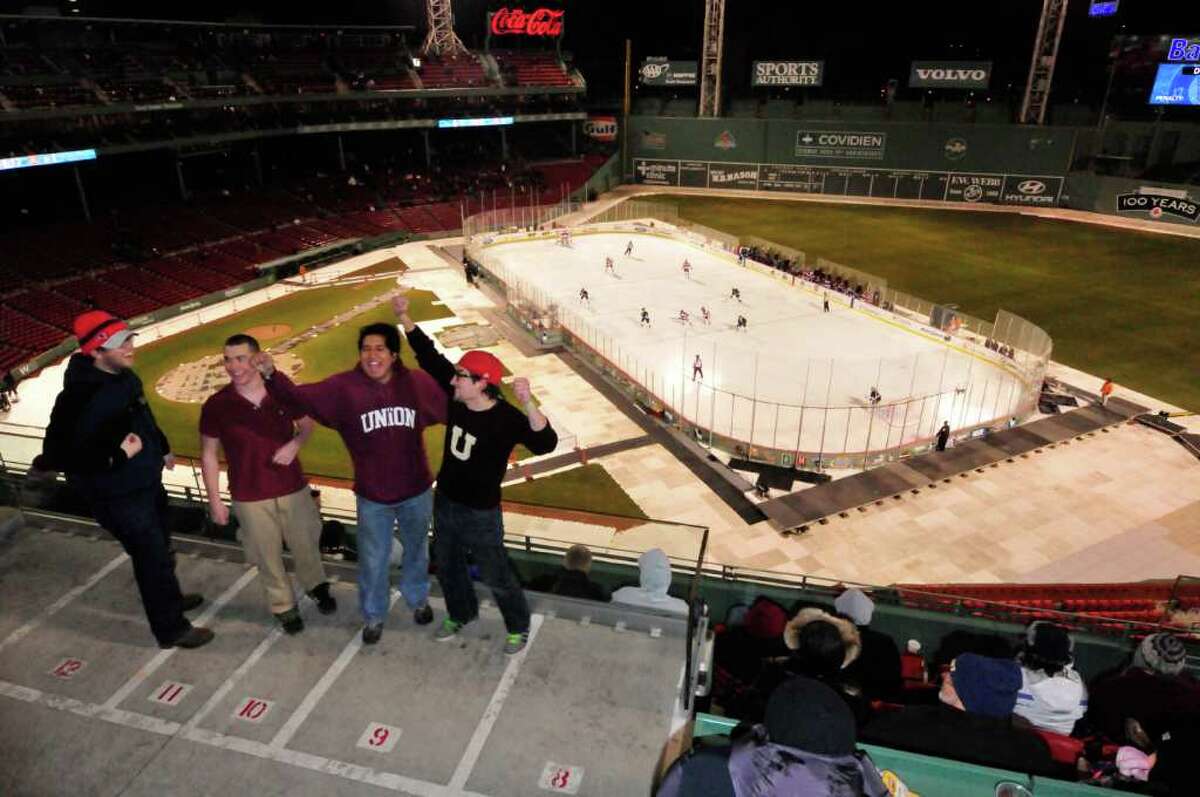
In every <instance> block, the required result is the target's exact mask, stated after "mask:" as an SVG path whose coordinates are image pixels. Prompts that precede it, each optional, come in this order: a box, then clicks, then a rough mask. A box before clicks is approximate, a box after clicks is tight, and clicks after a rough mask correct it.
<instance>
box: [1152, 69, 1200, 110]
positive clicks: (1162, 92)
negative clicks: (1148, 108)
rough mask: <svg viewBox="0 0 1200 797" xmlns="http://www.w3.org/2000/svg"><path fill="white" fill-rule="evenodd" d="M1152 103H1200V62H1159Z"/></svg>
mask: <svg viewBox="0 0 1200 797" xmlns="http://www.w3.org/2000/svg"><path fill="white" fill-rule="evenodd" d="M1150 104H1151V105H1200V64H1159V65H1158V74H1156V75H1155V77H1154V87H1153V88H1152V89H1151V90H1150Z"/></svg>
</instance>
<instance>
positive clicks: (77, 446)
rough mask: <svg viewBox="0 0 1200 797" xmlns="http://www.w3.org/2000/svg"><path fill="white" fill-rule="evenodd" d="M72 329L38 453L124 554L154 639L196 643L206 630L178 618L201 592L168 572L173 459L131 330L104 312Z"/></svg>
mask: <svg viewBox="0 0 1200 797" xmlns="http://www.w3.org/2000/svg"><path fill="white" fill-rule="evenodd" d="M74 330H75V336H76V337H77V338H78V339H79V353H78V354H75V355H72V357H71V359H70V360H69V361H68V363H67V372H66V374H65V376H64V377H63V389H62V392H61V393H59V394H58V398H56V399H55V401H54V409H53V411H52V412H51V414H50V424H49V425H48V426H47V427H46V438H45V441H44V443H43V449H42V460H43V461H44V462H46V463H47V464H48V465H49V466H50V467H52V468H53V469H54V470H59V471H64V472H65V473H66V474H67V483H68V484H70V485H71V486H72V487H74V488H75V489H76V490H77V491H78V492H79V493H80V494H81V495H82V496H83V497H84V499H85V500H86V501H87V503H88V505H89V506H90V508H91V510H92V515H93V516H94V517H95V518H96V520H97V522H99V524H100V525H101V526H103V527H104V528H105V529H107V530H108V531H109V533H111V534H112V535H113V536H114V537H116V538H117V540H118V542H120V543H121V546H122V547H123V548H124V549H125V552H126V553H127V554H129V558H130V559H131V560H132V562H133V574H134V577H135V578H136V580H137V585H138V592H139V593H141V597H142V607H143V608H144V609H145V611H146V617H147V618H148V619H149V621H150V630H151V631H152V632H153V633H154V636H155V638H156V639H157V640H158V644H159V645H160V646H161V647H164V648H172V647H182V648H197V647H200V646H201V645H203V644H206V643H207V642H209V641H210V640H212V638H213V632H212V631H210V630H208V629H207V628H201V627H199V626H193V625H192V624H191V623H190V622H188V619H187V618H186V617H184V615H183V613H184V612H185V611H188V610H190V609H194V608H196V607H197V606H199V605H200V604H201V603H202V602H203V600H204V599H203V598H202V597H201V596H199V595H184V594H183V592H182V591H181V590H180V588H179V580H178V579H177V578H176V576H175V558H174V555H173V554H172V552H171V535H170V531H169V530H168V528H167V524H166V510H167V493H166V491H165V490H164V489H163V484H162V471H163V468H164V467H165V468H168V469H169V468H172V467H174V465H175V460H174V456H173V455H172V454H171V446H170V444H169V443H168V442H167V437H166V435H164V434H163V432H162V430H161V429H159V428H158V424H157V423H156V422H155V420H154V414H153V413H152V412H151V411H150V405H149V404H148V403H147V402H146V396H145V394H144V392H143V390H142V380H140V379H138V377H137V374H135V373H134V372H133V370H132V369H133V335H134V333H133V331H132V330H130V329H129V326H128V325H127V324H126V323H125V322H124V321H122V320H121V319H119V318H116V317H115V316H113V315H112V314H111V313H106V312H104V311H103V310H92V311H89V312H86V313H83V314H81V315H80V316H79V317H78V318H76V319H75V324H74Z"/></svg>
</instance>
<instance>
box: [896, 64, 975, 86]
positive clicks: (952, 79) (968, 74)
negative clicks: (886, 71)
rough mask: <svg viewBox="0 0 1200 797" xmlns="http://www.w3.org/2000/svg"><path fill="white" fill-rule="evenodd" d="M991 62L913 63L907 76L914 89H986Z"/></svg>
mask: <svg viewBox="0 0 1200 797" xmlns="http://www.w3.org/2000/svg"><path fill="white" fill-rule="evenodd" d="M991 79H992V62H991V61H913V62H912V70H911V71H910V72H909V74H908V85H909V88H914V89H986V88H987V87H988V82H989V81H991Z"/></svg>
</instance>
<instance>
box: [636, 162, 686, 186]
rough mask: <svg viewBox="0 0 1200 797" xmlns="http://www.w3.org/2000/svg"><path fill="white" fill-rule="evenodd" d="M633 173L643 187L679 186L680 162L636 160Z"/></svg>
mask: <svg viewBox="0 0 1200 797" xmlns="http://www.w3.org/2000/svg"><path fill="white" fill-rule="evenodd" d="M633 172H634V175H635V176H636V178H637V181H638V182H639V183H642V184H643V185H679V161H660V160H647V159H645V158H635V159H634V161H633Z"/></svg>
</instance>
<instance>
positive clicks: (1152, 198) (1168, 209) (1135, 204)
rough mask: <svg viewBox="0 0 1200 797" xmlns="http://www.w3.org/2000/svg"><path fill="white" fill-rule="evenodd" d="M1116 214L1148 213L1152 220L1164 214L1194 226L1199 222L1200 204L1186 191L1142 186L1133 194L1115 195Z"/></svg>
mask: <svg viewBox="0 0 1200 797" xmlns="http://www.w3.org/2000/svg"><path fill="white" fill-rule="evenodd" d="M1117 213H1148V214H1149V215H1150V218H1152V219H1161V218H1162V217H1163V214H1164V213H1165V214H1167V215H1168V216H1175V217H1176V218H1180V219H1187V220H1188V221H1190V222H1192V223H1193V224H1195V223H1196V222H1197V221H1200V202H1196V201H1194V200H1192V199H1191V198H1190V197H1189V196H1188V195H1187V192H1186V191H1177V190H1172V189H1169V188H1153V187H1151V186H1142V187H1141V188H1139V189H1138V190H1137V191H1135V192H1133V193H1129V194H1117Z"/></svg>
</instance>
